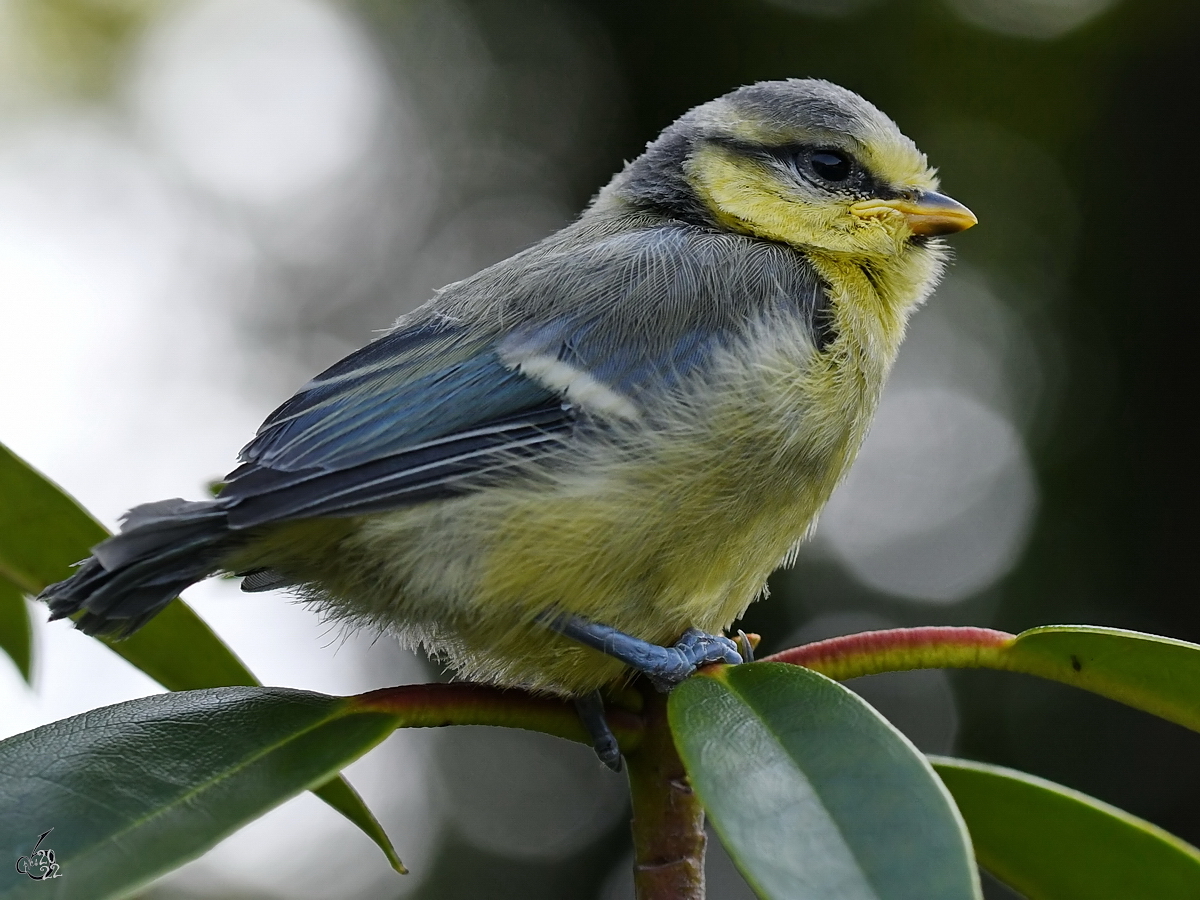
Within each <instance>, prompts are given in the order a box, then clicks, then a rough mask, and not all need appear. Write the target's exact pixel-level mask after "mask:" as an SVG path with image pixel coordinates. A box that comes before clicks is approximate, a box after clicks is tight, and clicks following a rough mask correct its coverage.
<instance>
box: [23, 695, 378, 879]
mask: <svg viewBox="0 0 1200 900" xmlns="http://www.w3.org/2000/svg"><path fill="white" fill-rule="evenodd" d="M395 725H396V720H395V717H393V716H389V715H387V714H384V713H379V712H373V711H363V710H360V709H358V708H356V707H355V706H354V704H353V702H352V701H349V700H345V699H342V698H337V697H327V696H324V695H321V694H312V693H307V692H303V691H292V690H285V689H282V688H251V687H227V688H216V689H211V690H205V691H187V692H180V693H171V694H159V695H156V696H152V697H144V698H142V699H139V700H132V701H129V702H127V703H119V704H117V705H115V706H109V707H105V708H103V709H97V710H92V711H91V712H87V713H84V714H83V715H79V716H74V717H72V718H70V719H64V720H63V721H61V722H54V723H52V724H50V725H44V726H42V727H41V728H36V729H34V730H33V731H28V732H25V733H24V734H20V735H17V736H16V737H13V738H10V739H8V740H6V741H3V742H0V853H2V854H6V855H4V856H3V857H2V858H4V859H7V860H13V861H15V860H17V859H18V858H19V857H21V856H23V855H25V854H28V853H29V852H30V851H31V849H32V847H33V845H34V842H35V841H36V839H37V837H38V835H40V834H41V833H42V832H44V831H46V829H48V828H53V829H54V831H53V833H52V834H51V835H50V838H52V840H49V839H48V840H47V842H46V843H47V845H48V846H49V848H50V849H53V851H54V853H55V856H56V858H57V862H58V863H59V865H60V867H61V869H60V871H61V877H60V878H57V879H55V880H53V881H50V882H48V883H46V882H38V881H34V880H31V879H29V878H27V877H23V876H20V875H17V874H16V873H15V872H14V871H13V870H12V868H11V865H10V867H9V870H8V871H9V874H8V875H6V876H3V878H2V879H0V898H2V900H18V898H38V900H44V898H46V897H54V898H55V900H70V898H87V900H101V898H106V897H118V896H125V895H127V894H128V893H129V892H131V891H133V890H135V889H137V888H138V887H140V886H142V885H144V884H146V883H147V882H149V881H150V880H152V879H153V878H155V877H156V876H158V875H161V874H162V873H164V872H167V871H169V870H171V869H173V868H175V867H177V866H179V865H181V864H182V863H184V862H186V861H188V860H190V859H194V858H195V857H197V856H199V855H200V854H202V853H203V852H204V851H205V850H207V849H208V848H210V847H212V846H213V845H214V844H216V843H217V842H218V841H219V840H221V838H223V837H225V836H226V835H229V834H231V833H233V832H234V831H236V830H237V829H238V828H240V827H241V826H242V825H244V824H246V823H247V822H249V821H251V820H253V819H255V818H257V817H258V816H260V815H262V814H263V813H265V812H267V811H268V810H270V809H272V808H273V807H275V806H277V805H279V804H280V803H282V802H283V801H284V800H287V799H288V798H289V797H292V796H294V795H296V794H297V793H299V792H300V791H302V790H304V789H305V788H310V787H312V786H314V785H316V784H319V783H321V782H322V781H325V780H326V779H328V778H329V777H330V776H332V775H333V774H335V773H336V772H337V771H338V770H340V769H341V768H342V767H344V766H345V765H347V764H348V763H350V762H352V761H354V760H355V759H357V758H358V757H359V756H361V755H362V754H363V753H365V752H366V751H367V750H369V749H370V748H371V747H374V746H375V745H376V744H378V743H379V742H380V741H382V740H383V739H384V738H385V737H387V736H388V735H389V734H391V732H392V731H393V730H394V728H395Z"/></svg>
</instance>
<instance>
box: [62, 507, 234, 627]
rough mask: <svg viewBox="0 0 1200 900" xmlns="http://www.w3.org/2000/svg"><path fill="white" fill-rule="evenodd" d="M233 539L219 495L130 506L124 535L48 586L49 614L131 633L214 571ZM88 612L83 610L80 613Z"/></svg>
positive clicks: (99, 547) (80, 624)
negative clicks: (67, 576)
mask: <svg viewBox="0 0 1200 900" xmlns="http://www.w3.org/2000/svg"><path fill="white" fill-rule="evenodd" d="M230 546H231V540H230V529H229V525H228V521H227V516H226V512H225V508H224V504H222V502H221V501H220V500H210V501H206V502H198V503H196V502H189V501H186V500H179V499H175V500H161V501H159V502H157V503H147V504H145V505H143V506H138V507H135V508H134V509H132V510H130V511H129V512H128V513H127V514H126V516H125V519H124V521H123V524H122V526H121V532H120V534H116V535H113V536H112V537H110V538H108V539H107V540H105V541H103V542H102V543H100V544H98V545H97V546H96V547H94V548H93V549H92V556H91V558H89V559H87V560H85V561H84V562H83V563H82V564H81V565H80V566H79V568H78V569H76V570H75V572H74V574H72V575H71V577H70V578H68V579H66V580H65V581H60V582H58V583H57V584H52V585H50V586H49V587H47V588H46V589H45V590H44V591H42V594H41V597H40V599H42V600H45V601H46V602H47V603H48V604H49V606H50V614H51V615H50V618H51V619H63V618H67V617H68V616H78V618H77V619H76V622H75V624H76V627H78V628H79V629H80V630H81V631H84V632H86V633H88V634H117V635H122V636H123V635H128V634H131V633H133V632H134V631H136V630H137V629H138V628H140V627H141V626H142V625H144V624H145V623H146V621H147V620H149V619H150V618H151V617H152V616H154V615H155V613H157V612H158V611H159V610H161V609H162V608H163V607H164V606H166V605H167V604H168V603H170V602H171V600H173V599H174V598H175V597H176V596H177V595H178V594H179V592H180V591H182V590H183V589H184V588H186V587H188V586H189V585H192V584H194V583H195V582H197V581H201V580H203V579H204V578H207V577H208V576H209V575H212V574H213V573H214V572H215V571H217V569H218V568H219V567H220V561H221V558H222V557H223V556H224V555H225V554H226V553H227V552H228V550H229V548H230ZM79 614H82V615H79Z"/></svg>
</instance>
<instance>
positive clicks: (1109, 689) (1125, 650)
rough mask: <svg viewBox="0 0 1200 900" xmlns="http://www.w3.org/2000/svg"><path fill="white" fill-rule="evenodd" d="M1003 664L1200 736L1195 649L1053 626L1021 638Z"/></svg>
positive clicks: (1199, 664) (1112, 631) (1152, 638)
mask: <svg viewBox="0 0 1200 900" xmlns="http://www.w3.org/2000/svg"><path fill="white" fill-rule="evenodd" d="M1001 662H1002V664H1003V667H1004V668H1008V669H1012V670H1014V671H1019V672H1027V673H1029V674H1031V675H1038V676H1040V677H1042V678H1050V679H1053V680H1055V681H1062V682H1065V683H1066V684H1071V685H1075V686H1076V687H1080V688H1083V689H1084V690H1088V691H1092V692H1094V693H1097V694H1102V695H1103V696H1105V697H1110V698H1112V699H1113V700H1119V701H1120V702H1122V703H1127V704H1129V705H1130V706H1134V707H1137V708H1138V709H1142V710H1145V711H1146V712H1149V713H1153V714H1154V715H1156V716H1161V717H1162V718H1164V719H1168V720H1170V721H1172V722H1175V723H1177V724H1179V725H1183V726H1184V727H1186V728H1190V729H1192V730H1193V731H1200V646H1197V645H1196V644H1189V643H1188V642H1187V641H1177V640H1173V639H1171V638H1165V637H1159V636H1157V635H1152V634H1141V633H1140V632H1136V631H1123V630H1121V629H1118V628H1098V627H1093V626H1084V625H1049V626H1046V627H1044V628H1033V629H1030V630H1029V631H1023V632H1021V634H1019V635H1017V639H1016V640H1015V641H1014V642H1013V643H1012V644H1010V645H1009V646H1008V647H1006V648H1005V649H1004V650H1003V651H1002V652H1001Z"/></svg>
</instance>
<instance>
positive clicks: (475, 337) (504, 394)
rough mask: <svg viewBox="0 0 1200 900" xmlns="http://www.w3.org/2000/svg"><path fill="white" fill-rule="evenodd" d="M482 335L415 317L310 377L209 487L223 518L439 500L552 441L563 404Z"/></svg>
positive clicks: (566, 423)
mask: <svg viewBox="0 0 1200 900" xmlns="http://www.w3.org/2000/svg"><path fill="white" fill-rule="evenodd" d="M494 343H495V335H494V334H487V333H480V332H479V331H477V330H476V331H472V330H469V329H465V328H462V327H461V326H454V325H446V324H442V323H439V322H437V321H423V322H421V323H419V324H417V325H415V326H412V327H401V328H398V329H397V330H395V331H392V332H391V333H389V334H387V335H385V336H384V337H382V338H380V339H378V340H376V341H374V342H373V343H371V344H368V345H367V346H366V347H363V348H362V349H361V350H358V351H357V352H355V353H352V354H351V355H350V356H348V357H346V358H345V359H343V360H342V361H340V362H338V363H337V364H336V365H334V366H332V367H331V368H330V369H328V370H326V371H325V372H323V373H322V374H321V375H319V376H317V377H316V378H314V379H313V380H312V381H311V382H309V383H308V384H307V385H305V387H304V388H302V389H301V390H300V391H299V393H297V394H296V396H294V397H293V398H292V399H290V400H289V401H287V402H286V403H285V404H283V406H281V407H279V409H277V410H276V411H275V412H274V413H272V414H271V416H270V417H269V418H268V419H267V420H266V422H264V423H263V426H262V427H261V428H260V429H259V432H258V434H257V436H256V437H255V438H254V440H253V441H251V442H250V443H249V444H248V445H247V446H246V447H245V448H244V449H243V451H242V454H241V460H242V465H241V466H239V467H238V468H237V469H235V470H234V471H233V472H232V473H230V475H229V476H228V478H227V480H226V486H225V488H224V489H223V490H222V492H221V499H222V501H223V503H224V505H226V507H227V509H228V513H229V522H230V525H231V526H232V527H234V528H249V527H251V526H254V525H260V524H264V523H266V522H272V521H282V520H287V519H295V518H310V517H315V516H348V515H359V514H362V513H366V512H372V511H377V510H381V509H389V508H395V507H398V506H403V505H405V504H407V503H413V502H418V501H420V500H428V499H432V498H434V497H438V496H445V495H447V494H451V493H455V492H456V491H460V490H461V489H462V484H461V483H462V482H464V481H465V480H467V479H468V478H470V477H471V476H478V475H479V474H480V473H482V472H483V471H486V470H488V469H493V468H496V467H498V466H502V465H504V464H505V463H507V464H511V462H512V461H513V460H515V459H518V458H520V457H521V456H522V455H528V454H530V453H532V452H534V451H535V449H536V448H537V447H539V446H540V445H543V444H552V443H555V442H557V441H560V440H561V439H562V438H563V436H564V433H565V432H566V431H568V430H569V429H570V427H571V424H572V421H573V419H574V411H573V410H572V409H571V408H570V407H569V406H564V404H563V403H562V401H561V400H560V399H559V398H558V397H557V396H556V395H555V394H554V392H552V391H550V390H547V389H546V388H544V387H542V386H540V385H538V384H537V383H536V382H534V381H532V380H530V379H529V378H527V377H525V376H523V375H521V374H520V373H519V372H518V371H515V370H514V369H512V368H511V367H509V366H507V365H505V364H504V363H503V362H502V361H501V359H500V357H499V355H498V354H497V352H496V350H495V349H494Z"/></svg>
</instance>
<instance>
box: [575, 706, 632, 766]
mask: <svg viewBox="0 0 1200 900" xmlns="http://www.w3.org/2000/svg"><path fill="white" fill-rule="evenodd" d="M575 709H576V711H577V712H578V713H579V720H580V721H581V722H582V723H583V727H584V728H585V729H586V730H587V733H588V736H589V737H590V738H591V739H592V749H593V750H595V751H596V755H597V756H598V757H600V762H602V763H604V765H606V766H608V767H609V768H610V769H612V770H613V771H614V772H620V771H621V748H620V747H618V746H617V738H616V736H615V735H614V734H613V733H612V729H611V728H609V727H608V720H607V719H605V718H604V698H603V697H601V696H600V692H599V691H592V692H591V693H590V694H584V695H583V696H582V697H576V698H575Z"/></svg>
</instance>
